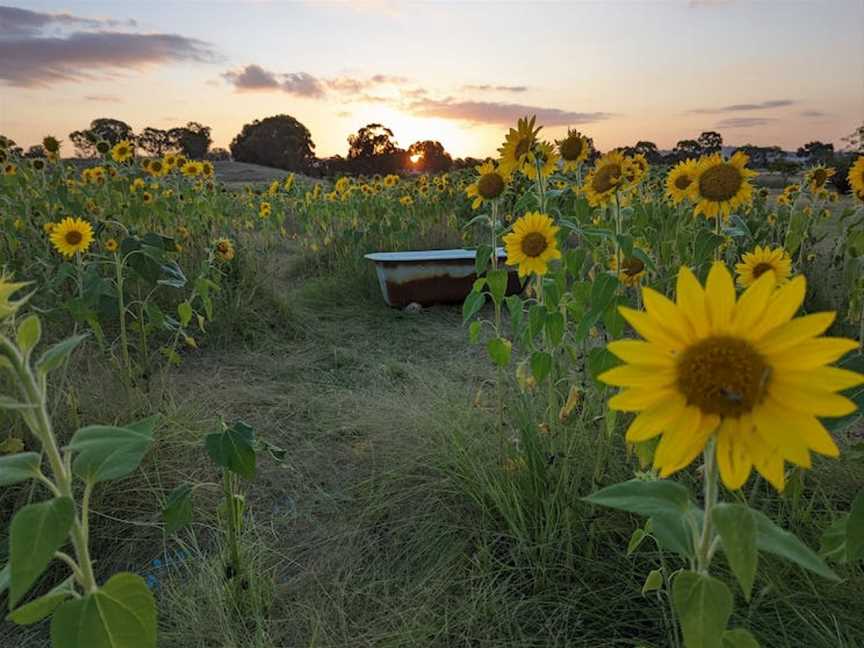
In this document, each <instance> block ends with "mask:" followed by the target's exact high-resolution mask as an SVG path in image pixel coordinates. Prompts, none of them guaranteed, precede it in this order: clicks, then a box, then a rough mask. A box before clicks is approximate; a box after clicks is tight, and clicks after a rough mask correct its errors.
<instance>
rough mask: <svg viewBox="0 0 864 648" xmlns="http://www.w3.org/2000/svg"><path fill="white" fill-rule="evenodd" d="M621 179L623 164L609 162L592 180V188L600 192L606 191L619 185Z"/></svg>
mask: <svg viewBox="0 0 864 648" xmlns="http://www.w3.org/2000/svg"><path fill="white" fill-rule="evenodd" d="M620 180H621V165H620V164H618V163H613V164H607V165H606V166H604V167H601V168H600V169H598V170H597V173H595V174H594V178H593V179H592V180H591V188H592V189H593V190H594V191H596V192H597V193H599V194H603V193H606V192H607V191H610V190H612V189H614V188H615V187H617V186H618V184H619V182H620Z"/></svg>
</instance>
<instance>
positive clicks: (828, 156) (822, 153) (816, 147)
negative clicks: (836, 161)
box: [796, 140, 834, 164]
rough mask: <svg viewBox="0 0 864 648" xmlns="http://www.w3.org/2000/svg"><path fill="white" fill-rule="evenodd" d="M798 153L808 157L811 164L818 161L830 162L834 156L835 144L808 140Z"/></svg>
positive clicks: (799, 155) (800, 155) (802, 156)
mask: <svg viewBox="0 0 864 648" xmlns="http://www.w3.org/2000/svg"><path fill="white" fill-rule="evenodd" d="M796 155H797V156H798V157H799V158H804V159H806V160H807V161H808V162H809V163H810V164H814V163H818V162H830V161H831V160H832V159H833V157H834V145H833V144H826V143H825V142H820V141H818V140H817V141H814V142H807V143H806V144H805V145H804V146H802V147H801V148H799V149H798V151H797V152H796Z"/></svg>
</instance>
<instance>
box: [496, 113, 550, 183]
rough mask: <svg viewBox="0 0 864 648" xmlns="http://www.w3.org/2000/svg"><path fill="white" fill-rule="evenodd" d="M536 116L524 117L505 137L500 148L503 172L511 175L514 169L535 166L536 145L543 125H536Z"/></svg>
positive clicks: (520, 169) (521, 169)
mask: <svg viewBox="0 0 864 648" xmlns="http://www.w3.org/2000/svg"><path fill="white" fill-rule="evenodd" d="M536 121H537V117H536V116H532V117H530V118H529V117H523V118H521V119H519V120H518V121H517V123H516V128H511V129H510V132H508V133H507V135H506V137H505V138H504V144H503V146H501V148H499V149H498V153H500V154H501V163H500V165H499V167H500V169H501V172H502V173H504V174H505V175H511V174H512V173H513V172H514V171H523V172H524V170H525V169H526V168H530V167H532V166H534V164H535V162H534V146H535V144H536V143H537V133H539V132H540V129H541V128H542V126H537V127H536V128H535V127H534V122H536Z"/></svg>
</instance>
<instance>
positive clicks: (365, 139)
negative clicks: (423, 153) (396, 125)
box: [348, 124, 408, 174]
mask: <svg viewBox="0 0 864 648" xmlns="http://www.w3.org/2000/svg"><path fill="white" fill-rule="evenodd" d="M407 161H408V155H407V154H406V152H405V151H404V150H402V149H400V148H399V147H398V146H397V144H396V141H395V140H394V139H393V131H391V130H390V129H389V128H387V127H386V126H382V125H381V124H367V125H366V126H364V127H363V128H361V129H360V130H358V131H357V132H356V133H355V134H354V135H349V136H348V162H349V165H348V166H349V168H350V170H351V172H352V173H356V174H372V173H382V174H383V173H397V172H399V171H402V170H404V169H405V168H406V166H407Z"/></svg>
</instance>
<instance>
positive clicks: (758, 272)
mask: <svg viewBox="0 0 864 648" xmlns="http://www.w3.org/2000/svg"><path fill="white" fill-rule="evenodd" d="M773 269H774V266H772V265H771V264H770V263H765V262H764V261H763V262H762V263H758V264H757V265H756V267H755V268H753V276H754V277H755V278H756V279H758V278H759V277H761V276H762V275H763V274H765V273H766V272H768V271H769V270H773Z"/></svg>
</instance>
